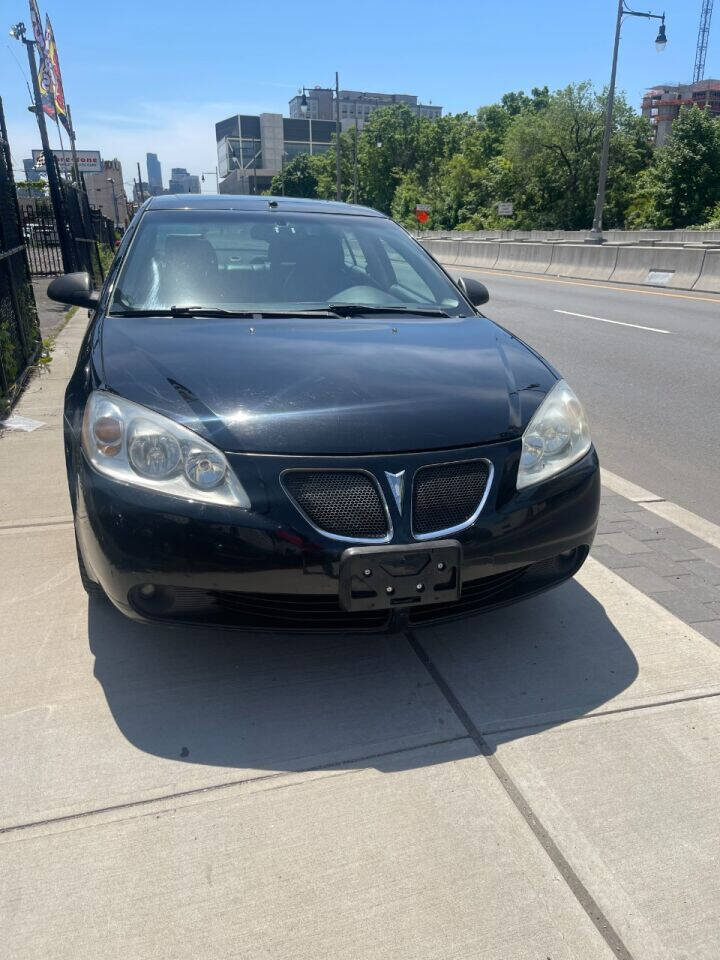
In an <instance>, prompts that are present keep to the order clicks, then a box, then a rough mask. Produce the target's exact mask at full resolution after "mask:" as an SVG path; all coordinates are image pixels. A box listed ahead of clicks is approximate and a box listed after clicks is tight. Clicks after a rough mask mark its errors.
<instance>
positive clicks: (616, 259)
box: [423, 238, 720, 293]
mask: <svg viewBox="0 0 720 960" xmlns="http://www.w3.org/2000/svg"><path fill="white" fill-rule="evenodd" d="M423 245H424V246H426V247H427V249H428V250H429V251H430V252H431V253H432V254H433V256H435V257H437V259H438V260H439V261H440V262H441V263H443V264H447V265H448V266H456V267H462V266H468V267H477V268H481V269H497V270H512V271H517V272H522V273H538V274H544V273H547V274H548V275H550V276H558V277H574V278H577V279H585V280H609V281H612V282H615V283H632V284H638V285H640V286H649V287H655V288H663V287H665V288H668V289H676V290H697V291H702V292H705V293H720V249H708V250H705V249H698V248H697V247H681V246H677V247H637V246H618V245H611V244H604V245H602V246H601V245H595V244H570V243H567V242H558V243H518V242H508V241H501V240H500V241H498V240H494V241H493V240H491V241H482V240H464V241H451V240H434V239H425V238H423Z"/></svg>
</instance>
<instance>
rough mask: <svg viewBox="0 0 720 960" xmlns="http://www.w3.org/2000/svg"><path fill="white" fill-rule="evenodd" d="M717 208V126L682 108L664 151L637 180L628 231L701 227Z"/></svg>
mask: <svg viewBox="0 0 720 960" xmlns="http://www.w3.org/2000/svg"><path fill="white" fill-rule="evenodd" d="M718 203H720V121H718V120H715V119H713V117H712V115H711V114H710V113H708V112H707V111H705V110H701V109H700V108H699V107H697V106H693V107H690V108H687V107H684V108H683V109H682V110H681V111H680V115H679V117H678V119H677V120H676V121H675V123H674V124H673V127H672V132H671V134H670V136H669V137H668V139H667V141H666V143H665V145H664V146H662V147H661V148H660V149H658V150H657V151H656V152H655V156H654V158H653V161H652V164H651V165H650V167H649V168H648V169H647V170H645V171H643V173H642V175H641V176H639V177H638V180H637V183H636V189H635V195H634V197H633V200H632V204H631V217H630V219H631V222H632V225H633V227H652V228H656V229H665V228H668V227H689V226H692V225H693V224H704V223H705V222H706V221H707V220H708V219H710V218H711V217H712V211H713V209H714V208H715V207H716V206H717V205H718Z"/></svg>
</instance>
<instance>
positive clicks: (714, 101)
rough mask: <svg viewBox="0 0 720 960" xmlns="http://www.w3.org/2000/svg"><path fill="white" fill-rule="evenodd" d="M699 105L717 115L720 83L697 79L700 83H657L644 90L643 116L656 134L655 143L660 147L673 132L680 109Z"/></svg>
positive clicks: (719, 110)
mask: <svg viewBox="0 0 720 960" xmlns="http://www.w3.org/2000/svg"><path fill="white" fill-rule="evenodd" d="M692 106H698V107H703V108H704V109H706V110H709V111H710V113H712V115H713V116H715V117H717V116H720V80H700V82H699V83H658V84H657V85H656V86H654V87H651V88H650V89H649V90H646V92H645V96H644V97H643V101H642V113H643V116H644V117H647V118H648V119H649V120H650V123H651V124H652V126H653V130H654V132H655V144H656V146H658V147H661V146H662V145H663V144H664V143H665V141H666V140H667V138H668V137H669V136H670V131H671V130H672V125H673V120H675V119H676V118H677V116H678V114H679V113H680V108H681V107H692Z"/></svg>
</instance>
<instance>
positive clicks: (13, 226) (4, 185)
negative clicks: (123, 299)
mask: <svg viewBox="0 0 720 960" xmlns="http://www.w3.org/2000/svg"><path fill="white" fill-rule="evenodd" d="M0 148H1V149H0V415H2V413H3V412H4V411H5V409H6V408H8V407H9V406H10V404H11V403H12V400H13V397H14V396H15V395H16V393H17V390H18V388H19V385H20V384H21V382H22V378H23V375H24V373H25V371H26V370H27V369H28V367H29V366H30V365H31V364H32V363H34V361H35V359H36V358H37V355H38V351H39V348H40V326H39V324H38V316H37V309H36V307H35V297H34V294H33V289H32V282H31V280H30V265H29V262H28V256H27V252H26V248H25V235H24V233H23V226H22V219H21V216H20V207H19V205H18V198H17V191H16V189H15V181H14V179H13V175H12V159H11V156H10V146H9V144H8V139H7V128H6V126H5V114H4V112H3V108H2V99H1V98H0Z"/></svg>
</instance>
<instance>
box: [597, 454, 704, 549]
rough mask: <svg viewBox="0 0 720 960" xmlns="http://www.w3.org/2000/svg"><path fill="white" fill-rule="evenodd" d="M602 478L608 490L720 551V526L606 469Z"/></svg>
mask: <svg viewBox="0 0 720 960" xmlns="http://www.w3.org/2000/svg"><path fill="white" fill-rule="evenodd" d="M600 476H601V478H602V483H603V486H604V487H607V488H608V490H612V491H613V493H617V494H619V495H620V496H621V497H625V499H626V500H632V501H633V502H634V503H637V504H638V506H640V507H644V508H645V509H646V510H649V511H650V512H651V513H654V514H656V516H658V517H661V518H662V519H663V520H667V522H668V523H672V524H674V525H675V526H676V527H680V529H681V530H686V531H687V532H688V533H692V534H694V536H696V537H697V538H698V539H699V540H704V541H705V543H707V544H709V545H710V546H711V547H717V549H719V550H720V526H718V525H717V524H716V523H712V521H710V520H706V519H705V518H704V517H699V516H698V515H697V514H696V513H691V512H690V510H686V509H685V507H681V506H680V505H679V504H677V503H672V502H671V501H670V500H665V499H664V498H663V497H659V496H658V495H657V494H655V493H651V492H650V491H649V490H645V489H644V488H643V487H639V486H637V484H635V483H631V482H630V481H629V480H624V479H623V478H622V477H619V476H618V475H617V474H615V473H611V472H610V471H609V470H606V469H605V467H601V468H600Z"/></svg>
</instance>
